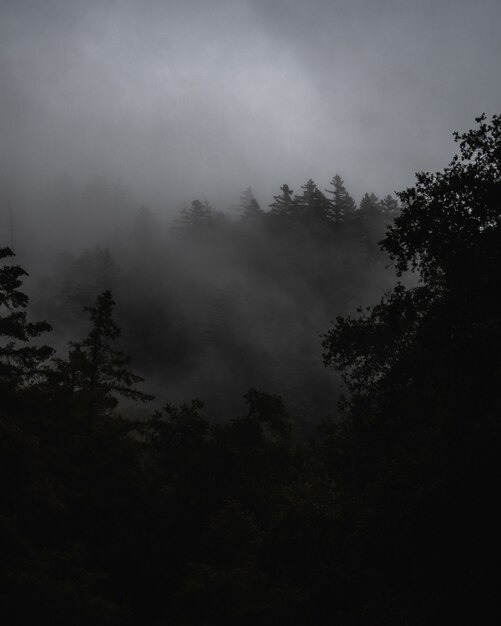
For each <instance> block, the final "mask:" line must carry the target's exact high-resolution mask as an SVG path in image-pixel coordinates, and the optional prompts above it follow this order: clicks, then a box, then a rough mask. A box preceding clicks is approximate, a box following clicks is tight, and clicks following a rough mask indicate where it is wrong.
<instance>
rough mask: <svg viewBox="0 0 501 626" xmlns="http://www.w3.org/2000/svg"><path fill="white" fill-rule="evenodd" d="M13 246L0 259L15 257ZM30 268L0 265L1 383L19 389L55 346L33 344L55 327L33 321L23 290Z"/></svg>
mask: <svg viewBox="0 0 501 626" xmlns="http://www.w3.org/2000/svg"><path fill="white" fill-rule="evenodd" d="M13 256H14V253H13V252H12V250H11V249H10V248H0V260H3V259H7V258H10V257H13ZM27 275H28V274H27V272H26V271H25V270H24V269H22V268H21V267H20V266H19V265H4V266H3V267H1V268H0V338H1V339H2V343H1V344H0V385H1V387H2V388H4V389H8V388H10V389H12V390H15V389H17V388H19V387H22V386H24V385H25V384H27V383H29V382H31V381H33V379H34V377H35V376H36V375H37V374H40V373H41V366H42V364H43V363H44V361H46V360H47V359H48V358H49V357H50V356H51V354H52V352H53V350H52V348H50V347H49V346H45V345H33V344H32V343H31V342H32V340H33V339H36V338H38V337H40V335H42V334H43V333H45V332H48V331H50V330H51V327H50V325H49V324H47V322H29V321H28V319H27V314H26V310H25V309H26V307H27V305H28V300H29V299H28V296H27V295H26V294H24V293H23V292H22V291H20V290H19V288H20V287H21V285H22V283H23V277H25V276H27Z"/></svg>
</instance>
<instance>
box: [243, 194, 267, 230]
mask: <svg viewBox="0 0 501 626" xmlns="http://www.w3.org/2000/svg"><path fill="white" fill-rule="evenodd" d="M240 206H241V207H242V209H243V212H242V215H241V217H240V220H241V221H242V222H243V223H244V224H256V223H259V222H260V221H261V219H262V218H263V215H264V211H263V210H262V209H261V207H260V206H259V203H258V201H257V200H256V198H255V197H254V194H253V193H252V189H251V188H250V187H247V189H246V190H245V191H244V192H243V193H242V195H241V196H240Z"/></svg>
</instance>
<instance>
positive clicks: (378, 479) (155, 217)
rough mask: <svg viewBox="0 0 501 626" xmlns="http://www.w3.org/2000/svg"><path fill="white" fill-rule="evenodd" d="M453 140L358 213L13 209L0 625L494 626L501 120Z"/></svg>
mask: <svg viewBox="0 0 501 626" xmlns="http://www.w3.org/2000/svg"><path fill="white" fill-rule="evenodd" d="M454 138H455V141H456V143H457V149H458V150H457V154H456V155H455V156H453V158H452V161H451V162H450V164H449V166H447V167H446V168H445V169H444V170H443V171H440V172H435V173H428V172H418V173H417V174H416V179H415V184H414V186H412V187H409V188H407V189H405V190H403V191H401V192H399V193H397V195H396V196H392V195H388V196H386V197H385V198H383V199H379V198H378V197H376V196H375V195H374V194H372V193H366V194H365V195H364V196H363V198H362V199H361V201H360V203H358V204H357V203H356V202H355V200H354V199H353V197H352V196H351V195H350V193H349V191H348V190H347V187H346V186H345V183H344V181H343V179H342V178H341V176H339V175H338V174H335V175H334V176H333V178H332V180H331V182H330V183H329V186H328V188H327V189H324V188H323V187H322V186H320V185H319V186H317V184H316V183H315V182H314V181H313V180H312V179H309V180H307V182H306V183H305V184H304V185H303V186H302V187H301V188H300V189H299V190H296V192H294V191H293V190H292V189H291V188H290V187H289V186H288V185H287V184H283V185H282V186H281V187H280V189H279V192H277V195H275V196H274V197H273V200H272V202H271V203H270V204H269V205H268V206H267V207H263V206H261V205H260V203H259V202H258V200H257V199H256V197H255V196H254V194H253V192H252V189H251V188H248V189H246V190H245V191H244V192H243V193H242V195H241V198H240V199H239V200H238V201H237V202H236V203H235V206H234V207H233V208H232V210H231V211H220V210H218V209H215V208H213V207H212V206H211V204H210V203H209V202H208V201H207V200H205V199H196V200H194V201H192V202H191V203H188V204H186V205H184V206H183V207H182V209H181V210H180V211H179V213H178V214H177V216H176V217H175V218H174V219H172V220H169V221H167V220H165V219H164V218H162V217H160V215H159V214H157V213H156V212H155V211H153V210H151V209H149V208H147V207H144V206H143V207H141V208H140V209H139V210H138V209H137V207H134V206H132V205H131V203H130V201H129V199H128V197H127V194H126V193H125V192H123V190H122V189H120V188H119V187H114V186H113V185H111V184H109V183H107V182H106V181H105V180H104V179H96V180H94V181H93V182H92V183H89V184H87V185H86V186H85V187H84V188H82V187H80V186H79V185H77V184H75V183H74V181H71V180H69V179H68V178H65V177H63V178H62V179H61V180H60V181H59V182H58V184H57V185H56V186H55V187H54V189H52V191H51V193H50V195H49V196H48V197H47V198H45V199H43V198H41V199H40V203H41V204H42V205H43V204H44V202H45V203H46V205H47V206H48V207H50V210H48V211H43V212H40V213H39V214H37V215H35V214H30V213H28V212H26V213H25V215H24V216H23V215H17V214H16V215H14V216H13V215H12V211H9V208H8V207H3V208H2V210H3V211H4V215H5V216H6V219H5V220H4V222H3V223H4V224H6V226H4V227H3V228H2V241H0V246H2V247H1V248H0V261H1V265H0V397H1V404H0V464H1V472H2V475H3V477H4V480H2V481H1V482H0V529H1V532H0V541H1V554H2V562H1V566H0V581H1V585H0V598H1V602H0V607H1V608H0V615H1V616H2V621H3V623H5V624H8V625H12V626H14V625H25V624H31V623H33V622H42V623H49V624H54V625H57V624H69V623H71V624H75V625H77V626H78V625H82V626H84V625H85V626H87V625H90V624H92V625H98V624H102V625H103V626H104V625H117V626H118V625H123V626H136V625H137V626H139V625H145V626H157V625H160V624H162V625H163V624H175V625H179V626H195V625H197V626H198V625H212V624H214V625H216V624H217V625H218V626H222V625H224V624H228V625H229V624H232V625H233V624H241V625H243V626H245V625H248V626H254V625H258V624H259V625H260V626H265V625H268V624H269V625H270V626H271V625H272V624H273V625H276V624H285V625H289V624H290V625H291V626H296V625H297V626H299V625H304V624H321V623H325V622H327V621H328V622H329V623H334V624H340V625H341V626H354V625H367V626H369V625H371V626H372V625H379V624H381V625H382V624H385V625H391V626H393V625H397V624H398V625H402V624H405V625H413V624H415V625H418V624H420V625H421V624H447V623H451V624H452V623H482V624H488V623H497V620H494V621H491V620H492V618H493V616H494V615H496V613H498V612H499V609H498V607H497V604H498V603H497V602H496V596H497V584H496V582H497V580H496V576H495V575H494V574H493V572H495V570H496V569H497V567H498V564H499V559H500V556H501V555H500V553H499V548H498V544H499V540H498V534H499V527H500V523H501V519H500V515H499V511H498V508H499V507H498V503H497V499H498V496H497V495H496V494H497V492H498V488H499V478H500V469H501V466H500V455H499V450H500V443H501V432H500V420H499V416H500V408H501V402H500V398H499V395H498V392H497V391H496V390H497V386H498V384H499V379H500V376H501V359H500V356H499V355H500V353H501V351H500V348H501V318H500V315H499V302H498V301H499V297H498V290H499V285H500V284H501V116H496V115H495V116H493V117H492V118H490V119H487V117H486V116H485V115H482V116H480V117H478V118H477V119H476V125H475V127H474V128H472V129H471V130H469V131H467V132H464V133H456V134H455V136H454ZM42 215H43V217H42ZM94 218H95V219H94ZM42 219H43V228H42V224H41V222H40V220H42ZM42 231H43V232H44V233H47V236H46V237H44V238H43V240H41V238H40V237H39V236H37V234H39V233H40V232H42ZM97 233H99V234H98V235H97ZM62 240H64V241H65V245H64V246H63V245H61V243H60V242H61V241H62ZM49 250H50V253H49V252H48V251H49ZM499 617H500V616H499V615H498V618H499Z"/></svg>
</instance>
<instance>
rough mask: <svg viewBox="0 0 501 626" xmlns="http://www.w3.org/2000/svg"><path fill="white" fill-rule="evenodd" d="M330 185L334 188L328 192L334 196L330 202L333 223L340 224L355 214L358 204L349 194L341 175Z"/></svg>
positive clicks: (334, 178) (337, 175) (335, 177)
mask: <svg viewBox="0 0 501 626" xmlns="http://www.w3.org/2000/svg"><path fill="white" fill-rule="evenodd" d="M330 184H331V185H332V187H333V188H332V189H327V190H326V192H327V193H329V194H331V195H332V198H331V200H330V206H331V219H332V221H333V222H335V223H339V222H342V221H343V220H344V219H345V218H346V217H347V216H349V215H351V214H353V213H354V211H355V209H356V204H355V200H353V198H352V197H351V196H350V194H349V193H348V192H347V190H346V187H345V186H344V181H343V179H342V178H341V176H339V174H336V175H335V176H334V177H333V178H332V180H331V182H330Z"/></svg>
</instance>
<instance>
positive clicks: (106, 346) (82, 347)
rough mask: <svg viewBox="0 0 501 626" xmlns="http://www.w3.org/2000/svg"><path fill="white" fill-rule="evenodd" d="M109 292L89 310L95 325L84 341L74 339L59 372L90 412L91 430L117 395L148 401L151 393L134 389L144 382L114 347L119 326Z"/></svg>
mask: <svg viewBox="0 0 501 626" xmlns="http://www.w3.org/2000/svg"><path fill="white" fill-rule="evenodd" d="M114 306H115V302H114V301H113V298H112V295H111V292H110V291H104V292H103V293H102V294H100V295H99V296H98V298H97V300H96V304H95V306H93V307H86V308H85V310H86V311H88V312H89V313H90V320H91V322H92V328H91V331H90V333H89V334H88V336H87V337H86V338H85V339H84V340H83V341H77V342H71V343H70V348H71V349H70V352H69V356H68V361H59V362H58V364H59V371H60V373H61V374H62V375H63V379H64V380H65V382H66V384H67V385H69V386H70V388H71V390H72V391H73V393H74V395H75V396H76V398H77V399H78V400H79V402H78V404H80V407H81V409H82V410H83V412H84V413H85V414H86V415H87V419H88V425H89V430H90V431H91V430H92V428H93V425H94V422H95V420H96V418H97V417H98V416H100V415H102V414H105V413H106V412H107V411H109V410H111V409H113V408H115V406H116V405H117V403H118V400H117V398H116V396H117V395H118V396H122V397H125V398H129V399H131V400H140V401H141V402H145V401H147V400H151V399H152V396H149V395H148V394H145V393H143V392H141V391H139V390H137V389H136V388H135V385H136V384H137V383H140V382H142V381H143V379H142V378H141V377H140V376H137V375H136V374H133V373H132V372H131V371H130V370H129V369H128V365H129V358H128V357H127V356H126V355H125V354H124V353H123V352H121V351H120V350H117V349H116V348H115V342H116V340H117V339H118V337H119V336H120V328H119V327H118V325H117V323H116V322H115V321H114V319H113V315H112V314H113V308H114Z"/></svg>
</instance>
